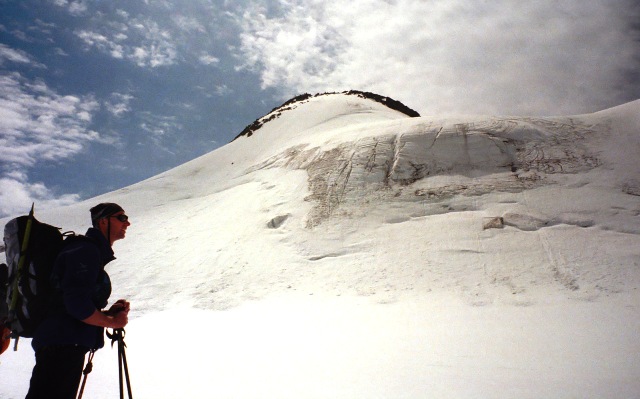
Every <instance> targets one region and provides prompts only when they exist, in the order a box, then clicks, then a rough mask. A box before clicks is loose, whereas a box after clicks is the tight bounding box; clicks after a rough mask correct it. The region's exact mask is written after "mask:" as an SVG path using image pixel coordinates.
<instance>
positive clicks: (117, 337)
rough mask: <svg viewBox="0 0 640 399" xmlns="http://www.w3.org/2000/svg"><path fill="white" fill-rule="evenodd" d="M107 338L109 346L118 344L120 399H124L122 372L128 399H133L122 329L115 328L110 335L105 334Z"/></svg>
mask: <svg viewBox="0 0 640 399" xmlns="http://www.w3.org/2000/svg"><path fill="white" fill-rule="evenodd" d="M107 336H108V337H109V338H111V346H113V344H114V343H116V342H117V343H118V380H119V382H120V399H124V384H123V372H124V379H125V380H126V381H125V382H126V383H127V394H128V395H129V399H133V394H132V393H131V380H130V379H129V366H128V365H127V354H126V353H125V350H124V348H126V346H127V344H125V343H124V336H125V331H124V328H116V329H114V330H113V333H112V334H109V333H108V332H107Z"/></svg>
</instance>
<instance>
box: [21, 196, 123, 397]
mask: <svg viewBox="0 0 640 399" xmlns="http://www.w3.org/2000/svg"><path fill="white" fill-rule="evenodd" d="M91 222H92V224H93V227H91V228H89V230H87V233H86V235H85V237H84V238H75V239H71V241H70V242H69V243H67V244H65V246H64V248H63V249H62V251H61V252H60V254H59V255H58V257H57V258H56V261H55V264H54V266H53V274H52V278H51V280H52V285H53V288H54V295H53V299H52V305H51V309H50V311H49V314H48V315H47V317H46V318H45V320H44V321H43V322H42V324H40V325H39V326H38V328H37V330H36V331H35V334H34V337H33V341H32V343H31V345H32V346H33V349H34V351H35V354H36V365H35V367H34V368H33V374H32V376H31V384H30V386H29V392H28V393H27V397H26V399H40V398H47V399H72V398H75V396H76V394H77V391H78V386H79V385H80V379H81V377H82V368H83V365H84V358H85V355H86V354H87V352H89V351H95V350H97V349H100V348H102V347H103V346H104V328H105V327H106V328H114V329H116V328H123V327H124V326H126V325H127V322H128V313H129V302H127V301H125V300H123V299H121V300H119V301H117V302H116V303H115V304H113V305H112V306H111V307H110V308H109V310H107V311H102V310H101V309H103V308H105V307H106V306H107V301H108V299H109V296H110V295H111V281H110V279H109V275H108V274H107V273H106V272H105V270H104V267H105V265H106V264H107V263H109V262H110V261H112V260H113V259H115V257H114V256H113V255H114V254H113V249H112V248H111V247H112V245H113V243H114V242H115V241H116V240H120V239H123V238H124V237H125V234H126V231H127V227H129V226H130V225H131V223H129V218H128V217H127V215H125V212H124V210H123V209H122V207H120V206H119V205H117V204H114V203H102V204H98V205H96V206H95V207H93V208H91Z"/></svg>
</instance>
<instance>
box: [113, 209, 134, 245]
mask: <svg viewBox="0 0 640 399" xmlns="http://www.w3.org/2000/svg"><path fill="white" fill-rule="evenodd" d="M124 216H125V214H124V212H118V213H116V214H115V215H111V216H109V218H110V219H111V237H110V238H111V242H112V243H113V242H115V241H116V240H121V239H123V238H124V236H125V235H126V233H127V227H129V226H131V223H130V222H129V218H127V217H124ZM121 219H125V220H124V221H122V220H121Z"/></svg>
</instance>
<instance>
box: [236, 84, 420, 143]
mask: <svg viewBox="0 0 640 399" xmlns="http://www.w3.org/2000/svg"><path fill="white" fill-rule="evenodd" d="M340 96H351V97H352V98H353V97H355V98H358V99H363V100H366V101H368V102H371V101H373V102H374V103H378V104H382V105H384V106H385V107H386V108H388V109H389V110H392V111H397V112H399V113H401V114H404V115H406V116H408V117H412V118H416V117H420V114H419V113H418V112H416V111H414V110H413V109H411V108H409V107H407V106H406V105H404V104H403V103H401V102H400V101H397V100H394V99H392V98H390V97H386V96H382V95H379V94H375V93H370V92H364V91H358V90H349V91H343V92H339V93H338V92H327V93H317V94H314V95H311V94H309V93H304V94H300V95H298V96H295V97H293V98H291V99H289V100H287V101H286V102H284V103H283V104H282V105H280V106H278V107H276V108H274V109H272V110H271V111H270V112H269V113H268V114H266V115H264V116H262V117H260V118H258V119H256V120H255V121H253V122H252V123H251V124H249V125H248V126H247V127H245V128H244V130H242V132H240V134H239V135H237V136H236V137H235V138H234V140H236V139H238V138H239V137H242V136H246V137H251V136H252V135H253V133H255V132H256V131H257V130H259V129H260V128H262V127H263V126H264V125H265V124H266V123H268V122H270V121H272V120H274V119H277V118H280V117H281V116H282V115H283V113H285V112H286V111H289V110H292V109H295V108H298V107H299V106H300V105H303V104H306V103H309V102H310V101H312V100H316V101H320V102H322V101H323V100H327V99H329V98H333V99H335V98H336V97H340ZM343 105H344V104H343ZM347 105H349V104H348V103H347ZM341 108H342V109H339V110H334V112H337V113H341V114H342V115H345V114H350V113H362V111H363V110H362V106H353V107H351V109H348V108H349V107H347V109H344V108H345V107H341ZM323 111H325V112H323V114H325V113H326V110H324V109H323ZM307 112H313V110H308V111H307Z"/></svg>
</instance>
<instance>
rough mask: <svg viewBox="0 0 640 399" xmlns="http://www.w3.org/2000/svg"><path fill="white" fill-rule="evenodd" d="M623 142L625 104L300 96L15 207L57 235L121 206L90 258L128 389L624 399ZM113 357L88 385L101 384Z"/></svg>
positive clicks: (14, 367)
mask: <svg viewBox="0 0 640 399" xmlns="http://www.w3.org/2000/svg"><path fill="white" fill-rule="evenodd" d="M638 154H640V100H637V101H634V102H631V103H627V104H624V105H621V106H618V107H615V108H611V109H607V110H603V111H601V112H596V113H593V114H587V115H574V116H554V117H544V118H542V117H535V118H534V117H519V116H482V115H477V116H462V115H461V116H450V117H446V118H440V117H434V116H419V115H418V113H417V112H415V111H413V110H411V109H409V108H407V107H405V106H404V105H403V104H400V103H398V102H396V101H394V100H392V99H389V98H386V97H383V96H378V95H373V94H371V93H362V92H345V93H330V94H322V95H315V96H311V95H304V96H300V97H297V98H295V99H293V100H292V101H290V102H287V103H285V104H283V106H281V107H278V108H275V109H274V110H273V111H272V112H271V113H269V114H267V115H265V116H264V117H262V118H260V119H258V120H257V121H256V122H254V123H253V124H250V125H249V126H247V129H245V131H243V132H242V133H241V134H240V135H238V137H236V139H235V140H233V141H232V142H231V143H229V144H227V145H226V146H223V147H221V148H219V149H217V150H215V151H213V152H211V153H209V154H206V155H204V156H202V157H200V158H197V159H195V160H193V161H191V162H188V163H186V164H183V165H181V166H179V167H177V168H175V169H172V170H169V171H167V172H165V173H163V174H160V175H158V176H156V177H153V178H151V179H148V180H145V181H142V182H140V183H138V184H135V185H132V186H129V187H126V188H123V189H120V190H117V191H115V192H112V193H109V194H106V195H103V196H100V197H97V198H92V199H90V200H87V201H84V202H82V203H78V204H74V205H72V206H68V207H64V208H59V209H53V210H47V211H41V212H38V205H37V204H36V216H37V217H38V219H39V220H41V221H44V222H48V223H51V224H54V225H57V226H61V227H63V229H65V230H75V231H84V229H85V228H86V226H87V224H88V220H87V219H88V209H89V208H90V207H91V206H92V205H93V204H96V203H98V202H101V201H111V202H117V203H119V204H120V205H122V206H123V207H124V208H125V210H126V211H127V214H128V215H129V216H130V218H131V223H132V225H131V227H130V228H129V232H128V234H129V236H128V238H127V239H126V240H124V241H123V242H122V243H120V242H118V243H117V244H116V246H115V251H116V256H117V258H118V259H117V260H116V261H114V262H113V263H111V264H110V265H109V266H108V269H107V270H108V271H109V273H110V275H111V277H112V280H113V281H114V287H115V288H116V289H117V290H118V291H117V292H114V293H113V295H112V298H114V300H115V299H117V298H128V300H130V302H131V313H130V317H131V319H132V321H131V323H130V325H129V326H128V328H127V344H128V351H129V352H128V356H129V364H130V373H131V378H132V384H133V390H134V396H135V397H136V398H154V399H156V398H177V397H189V398H211V397H220V398H222V397H224V398H372V397H383V398H432V397H433V398H436V397H437V398H479V397H481V398H541V397H546V398H549V397H563V398H564V397H580V398H621V397H637V395H638V393H639V392H640V382H639V381H640V364H639V363H638V362H637V354H638V353H640V343H639V341H638V339H637V336H638V333H639V332H640V292H639V290H638V287H640V158H638ZM25 205H26V206H25V212H26V211H27V207H28V205H30V204H25ZM5 221H6V220H5ZM25 341H27V340H25ZM21 346H22V347H21V348H20V350H19V351H18V352H7V353H5V354H3V355H2V357H1V358H0V361H1V363H0V374H1V375H2V376H3V383H2V386H1V387H0V398H13V397H21V395H24V393H25V392H26V387H27V386H28V378H29V375H30V371H31V369H30V368H31V367H32V365H33V360H32V358H33V354H32V351H31V349H30V348H28V342H22V344H21ZM113 352H114V351H112V350H110V349H109V348H105V349H103V350H101V351H99V352H98V353H97V355H96V360H95V362H96V365H95V366H94V372H93V373H92V374H91V375H90V376H89V380H88V386H87V390H86V395H87V397H92V398H108V397H113V395H114V393H115V392H116V391H117V368H116V360H115V354H114V353H113ZM4 376H11V379H10V380H11V382H10V383H7V382H6V381H7V379H6V378H5V377H4Z"/></svg>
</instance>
